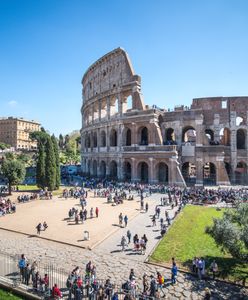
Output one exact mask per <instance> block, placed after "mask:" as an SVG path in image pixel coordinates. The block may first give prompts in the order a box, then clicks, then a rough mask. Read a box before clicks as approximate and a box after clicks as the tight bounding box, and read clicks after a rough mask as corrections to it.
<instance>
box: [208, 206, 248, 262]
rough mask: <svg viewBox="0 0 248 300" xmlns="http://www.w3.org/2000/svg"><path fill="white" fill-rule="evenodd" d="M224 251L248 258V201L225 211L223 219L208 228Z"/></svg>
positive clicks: (237, 256)
mask: <svg viewBox="0 0 248 300" xmlns="http://www.w3.org/2000/svg"><path fill="white" fill-rule="evenodd" d="M206 232H207V233H208V234H210V235H211V236H212V237H213V238H214V240H215V242H216V244H217V245H218V246H220V247H221V249H222V251H228V252H229V253H231V255H232V256H233V257H234V258H237V259H240V260H243V261H247V260H248V203H239V204H238V205H237V207H236V208H234V209H232V210H228V211H226V212H224V215H223V217H222V218H221V219H214V224H213V226H211V227H207V228H206Z"/></svg>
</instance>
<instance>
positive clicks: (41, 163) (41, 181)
mask: <svg viewBox="0 0 248 300" xmlns="http://www.w3.org/2000/svg"><path fill="white" fill-rule="evenodd" d="M45 157H46V154H45V147H44V145H43V144H40V145H39V152H38V158H37V163H36V182H37V186H38V187H40V188H42V189H44V188H45V186H46V168H45Z"/></svg>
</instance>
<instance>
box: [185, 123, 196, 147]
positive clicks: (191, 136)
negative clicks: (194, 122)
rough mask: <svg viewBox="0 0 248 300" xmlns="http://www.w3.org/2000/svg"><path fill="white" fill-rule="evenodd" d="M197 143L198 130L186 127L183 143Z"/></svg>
mask: <svg viewBox="0 0 248 300" xmlns="http://www.w3.org/2000/svg"><path fill="white" fill-rule="evenodd" d="M195 141H196V130H195V128H194V127H193V126H186V127H184V128H183V131H182V142H184V143H186V142H190V143H191V142H192V143H194V142H195Z"/></svg>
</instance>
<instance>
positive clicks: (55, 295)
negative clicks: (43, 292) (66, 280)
mask: <svg viewBox="0 0 248 300" xmlns="http://www.w3.org/2000/svg"><path fill="white" fill-rule="evenodd" d="M52 297H53V298H54V299H59V298H62V293H61V291H60V289H59V288H58V287H57V284H56V283H55V284H54V286H53V289H52Z"/></svg>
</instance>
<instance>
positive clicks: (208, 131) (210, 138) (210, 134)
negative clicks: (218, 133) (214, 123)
mask: <svg viewBox="0 0 248 300" xmlns="http://www.w3.org/2000/svg"><path fill="white" fill-rule="evenodd" d="M205 135H206V137H207V139H208V142H209V144H210V145H212V144H213V142H214V131H213V130H212V129H210V128H207V129H205Z"/></svg>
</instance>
